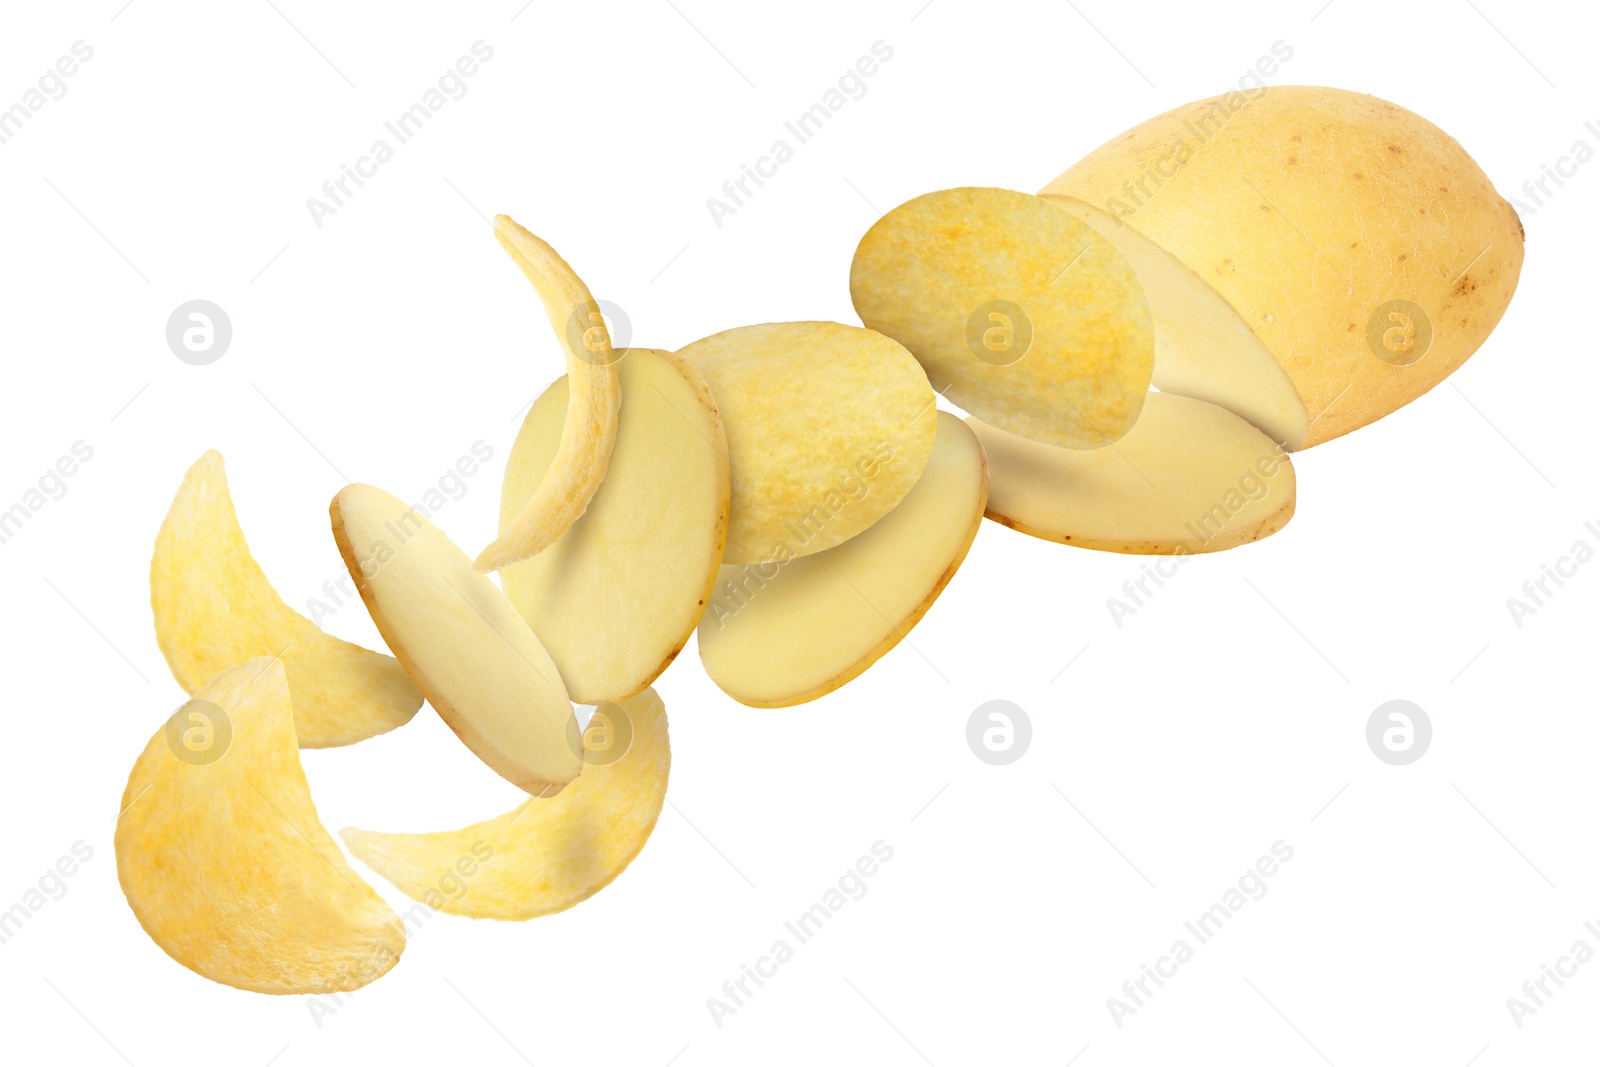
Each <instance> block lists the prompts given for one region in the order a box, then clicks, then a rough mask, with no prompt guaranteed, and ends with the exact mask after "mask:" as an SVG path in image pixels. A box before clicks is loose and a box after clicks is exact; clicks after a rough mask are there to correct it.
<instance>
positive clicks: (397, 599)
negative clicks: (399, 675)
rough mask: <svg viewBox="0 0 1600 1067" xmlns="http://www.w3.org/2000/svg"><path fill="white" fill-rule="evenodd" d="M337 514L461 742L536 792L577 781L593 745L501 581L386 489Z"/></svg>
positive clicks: (347, 556) (370, 592) (361, 490)
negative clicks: (586, 746)
mask: <svg viewBox="0 0 1600 1067" xmlns="http://www.w3.org/2000/svg"><path fill="white" fill-rule="evenodd" d="M328 511H329V514H330V515H331V516H332V519H333V537H334V540H336V541H338V542H339V554H340V555H341V556H343V557H344V565H345V567H346V568H348V569H349V571H350V577H352V578H354V579H355V582H356V588H357V589H359V590H360V591H361V599H362V600H363V601H364V602H365V603H366V605H367V611H368V612H369V613H370V614H371V615H372V621H373V622H375V623H377V625H378V632H379V633H381V634H383V639H384V640H385V641H387V642H388V643H389V647H390V648H391V649H392V650H393V651H394V654H395V656H396V657H398V658H399V660H400V662H401V663H402V664H403V665H404V666H405V669H406V673H408V674H410V675H411V678H412V680H413V681H415V682H416V683H417V688H419V689H421V690H422V692H423V695H424V696H426V697H427V698H428V703H430V704H432V705H433V707H434V710H436V711H437V712H438V713H439V717H440V718H441V719H443V720H444V721H445V723H446V724H448V725H449V727H450V729H452V730H454V731H455V732H456V736H457V737H459V738H461V740H462V742H463V743H464V744H465V745H466V746H467V747H468V748H470V749H471V750H472V751H473V753H474V754H475V755H476V756H477V757H478V758H479V759H481V760H483V762H484V763H486V764H488V765H489V766H490V767H491V768H493V769H494V770H495V772H496V773H498V774H499V775H500V776H501V777H503V778H505V779H506V780H507V781H509V782H511V783H512V784H513V785H515V786H517V787H518V788H519V789H524V790H526V791H528V792H529V793H534V794H538V795H550V794H553V793H555V792H557V791H558V790H560V788H561V787H562V786H563V785H565V784H566V783H568V782H570V781H572V779H574V778H576V777H577V776H578V772H579V771H581V770H582V769H583V762H582V751H583V746H582V742H581V740H580V739H579V737H578V721H577V718H576V717H575V716H574V714H573V711H572V703H571V702H570V701H569V700H568V699H567V691H566V689H565V687H563V686H562V684H561V675H560V674H559V673H558V672H557V671H556V665H555V664H554V663H552V662H551V660H550V656H549V655H548V654H547V653H546V652H545V650H544V646H543V645H541V644H539V639H538V638H537V637H535V636H534V635H533V631H532V630H530V629H528V624H527V623H526V622H524V621H523V620H522V616H521V615H518V614H517V609H516V608H513V607H512V606H511V602H510V601H508V600H507V599H506V598H505V595H504V594H503V593H501V592H500V590H499V589H498V588H496V586H495V584H494V583H493V582H491V581H490V580H489V579H488V578H487V577H485V576H484V575H482V574H480V573H478V572H477V571H476V570H474V569H473V566H472V561H471V560H469V559H468V558H467V556H466V553H464V552H462V551H461V549H459V548H457V547H456V545H455V543H454V542H453V541H451V540H450V539H449V538H448V537H446V536H445V535H444V534H443V533H442V532H440V530H439V528H438V527H436V526H434V525H433V523H431V522H429V521H428V520H427V519H425V518H423V517H422V516H421V515H419V514H418V513H417V512H416V511H415V510H413V509H412V507H411V505H409V504H407V503H405V502H404V501H403V500H400V499H398V498H396V497H393V496H390V495H389V494H388V493H385V492H384V491H383V490H382V489H374V488H373V487H372V486H370V485H347V486H345V487H344V488H343V489H341V490H339V494H338V495H337V496H335V497H334V498H333V503H332V505H330V506H329V508H328Z"/></svg>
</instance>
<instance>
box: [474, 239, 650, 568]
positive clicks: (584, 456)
mask: <svg viewBox="0 0 1600 1067" xmlns="http://www.w3.org/2000/svg"><path fill="white" fill-rule="evenodd" d="M494 235H495V238H496V239H497V240H498V241H499V242H500V247H502V248H504V249H505V250H506V253H507V254H508V255H510V257H511V258H512V259H513V260H515V261H516V264H517V266H519V267H521V268H522V273H523V274H525V275H527V277H528V280H529V281H530V282H532V283H533V288H534V290H535V291H536V292H537V293H538V294H539V299H540V300H541V301H542V302H543V303H544V310H545V314H546V315H548V316H549V318H550V325H551V327H552V328H553V329H554V330H555V332H556V337H557V338H559V339H560V341H561V347H562V349H563V350H564V351H565V352H566V356H567V380H568V383H569V385H570V392H569V396H568V400H567V419H566V424H565V426H564V427H563V428H562V431H561V445H560V447H559V448H558V449H557V450H556V455H555V459H553V460H552V461H551V463H550V467H549V469H548V470H547V471H546V472H545V476H544V480H543V481H542V482H540V483H539V488H538V489H537V490H536V491H535V492H534V493H533V495H532V496H530V497H529V498H528V502H527V503H526V504H525V505H524V506H523V509H522V512H521V513H520V514H519V515H518V516H517V518H516V521H514V522H513V523H511V525H510V526H509V527H502V531H503V532H502V533H501V534H500V536H499V537H498V538H496V539H495V540H494V541H493V543H491V544H490V545H489V547H488V548H485V549H484V550H483V551H482V552H481V553H480V554H479V555H478V559H477V561H476V563H475V564H474V565H475V566H476V567H477V568H478V569H479V570H480V571H493V570H499V569H500V568H501V567H505V566H507V565H509V564H512V563H515V562H517V561H518V560H520V559H527V558H528V557H529V556H536V555H538V554H539V553H540V552H543V551H544V550H545V549H546V548H549V547H550V546H551V545H553V544H555V542H556V541H557V540H558V539H560V537H561V535H562V534H564V533H566V532H567V528H568V527H570V526H571V525H572V524H573V523H574V522H577V521H578V516H580V515H582V514H583V512H584V509H585V508H587V507H588V506H589V501H590V500H591V499H593V497H594V494H595V492H596V491H597V490H599V488H600V483H601V481H603V480H604V479H605V476H606V464H607V463H608V462H610V459H611V449H612V446H613V445H615V444H616V442H617V410H618V408H619V407H620V406H621V405H622V387H621V386H620V385H619V384H618V382H617V367H616V354H615V353H614V352H613V351H612V348H611V334H610V333H609V332H608V331H607V330H606V324H605V319H604V318H602V317H601V315H600V305H599V304H597V303H595V299H594V297H592V296H590V295H589V289H588V287H587V286H585V285H584V284H583V279H581V278H579V277H578V275H577V273H576V272H574V271H573V269H572V268H571V267H569V266H567V261H566V260H564V259H562V258H561V257H560V256H558V255H556V250H555V249H553V248H551V247H550V246H549V245H548V244H546V243H545V242H544V241H541V240H540V239H539V238H537V237H535V236H534V235H533V234H531V233H529V232H528V231H527V230H525V229H523V228H522V227H521V226H518V225H517V224H516V223H515V222H513V221H512V220H511V219H510V218H508V217H507V216H505V215H496V216H495V217H494Z"/></svg>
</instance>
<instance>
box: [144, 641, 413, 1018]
mask: <svg viewBox="0 0 1600 1067" xmlns="http://www.w3.org/2000/svg"><path fill="white" fill-rule="evenodd" d="M115 844H116V853H117V879H118V881H120V882H121V884H122V892H123V894H124V895H125V896H126V897H127V898H128V904H129V906H131V907H132V908H133V913H134V915H136V916H137V917H138V919H139V923H140V925H141V926H143V927H144V929H145V932H146V933H148V934H149V935H150V937H151V938H152V939H153V940H154V941H155V943H156V944H157V945H160V946H161V948H162V950H163V951H164V952H166V953H167V955H169V956H171V957H172V958H173V959H175V960H177V961H178V962H179V963H181V964H183V965H184V966H185V967H187V968H189V969H190V970H191V971H194V972H195V973H196V974H200V975H203V976H205V977H206V978H210V979H211V980H212V981H214V982H221V983H222V984H224V985H230V986H234V987H236V988H239V989H248V990H251V991H253V992H256V993H333V992H338V991H347V990H351V989H357V988H359V987H361V986H363V985H366V984H367V983H368V982H370V981H372V980H373V979H375V978H378V977H379V976H381V975H383V974H384V973H385V972H387V971H388V970H389V968H391V967H393V966H394V965H395V963H396V961H398V960H399V958H400V953H401V952H402V951H403V950H404V949H405V943H406V936H405V930H404V928H403V927H402V926H401V924H400V921H399V919H398V918H397V917H396V915H395V913H394V912H393V911H391V910H390V908H389V905H387V904H385V903H384V902H383V899H382V898H381V897H379V896H378V894H377V893H375V892H373V890H372V887H371V886H369V885H367V883H366V882H364V881H362V879H361V876H360V875H358V874H357V873H356V872H355V871H353V870H351V868H350V865H349V864H348V863H346V862H345V859H344V855H343V853H341V852H340V851H339V846H338V845H336V844H335V843H334V841H333V838H332V837H330V836H329V835H328V831H327V830H325V829H323V826H322V823H320V822H319V821H318V820H317V809H316V806H315V805H314V804H312V802H311V790H310V788H309V787H308V786H307V785H306V776H305V772H304V771H302V770H301V768H300V755H299V752H298V751H297V749H296V746H295V719H294V711H293V709H292V708H291V707H290V702H289V681H288V673H287V671H286V670H285V668H284V665H283V664H282V663H280V662H279V661H278V660H276V659H271V658H268V657H258V658H256V659H252V660H249V661H247V662H245V663H242V664H240V665H239V666H237V667H232V668H229V669H228V670H225V671H223V672H222V673H221V674H219V675H217V677H216V678H215V679H213V680H212V681H211V682H210V683H209V684H207V685H205V686H202V687H201V688H200V689H199V691H198V692H196V694H195V696H194V699H193V700H190V701H189V702H188V703H187V704H185V705H184V706H183V707H181V708H179V709H178V711H177V712H176V713H175V714H174V715H173V716H172V718H171V719H170V720H168V722H167V724H166V725H165V726H163V727H162V728H161V729H159V730H157V731H156V732H155V736H154V737H152V738H150V743H149V744H147V745H145V748H144V752H143V753H141V754H140V756H139V759H138V760H137V761H136V762H135V763H134V765H133V772H132V773H131V774H129V775H128V788H127V789H126V791H124V793H123V795H122V813H121V814H120V815H119V816H118V817H117V831H116V839H115Z"/></svg>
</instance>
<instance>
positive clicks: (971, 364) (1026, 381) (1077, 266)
mask: <svg viewBox="0 0 1600 1067" xmlns="http://www.w3.org/2000/svg"><path fill="white" fill-rule="evenodd" d="M850 298H851V300H852V301H853V302H854V303H855V307H856V312H857V314H859V315H860V316H861V321H862V322H864V323H866V324H867V326H869V327H871V328H872V329H874V330H877V331H879V332H880V333H885V334H888V335H889V336H890V337H893V338H894V339H895V340H896V341H899V342H900V343H901V344H903V345H905V346H906V347H907V348H908V349H910V350H911V352H912V354H913V355H915V356H916V357H917V359H918V360H920V361H921V363H922V366H923V368H924V369H925V370H926V371H927V372H928V378H929V379H930V380H931V381H932V382H933V385H934V388H936V389H938V390H939V392H940V393H941V394H943V395H944V396H947V397H949V398H950V399H951V400H952V401H954V402H955V403H957V404H959V405H961V407H963V408H965V409H966V410H967V411H970V412H972V413H973V414H974V415H977V416H978V417H979V418H981V419H983V420H984V421H986V422H988V423H989V424H990V425H993V426H998V427H1000V428H1001V429H1004V430H1007V431H1009V432H1011V433H1015V434H1020V435H1022V436H1023V437H1027V438H1029V439H1031V440H1034V441H1043V442H1045V443H1047V444H1052V445H1059V446H1061V447H1062V448H1083V449H1089V448H1100V447H1102V446H1104V445H1108V444H1110V443H1111V442H1113V441H1115V440H1117V439H1118V438H1120V437H1121V436H1122V435H1123V434H1124V433H1126V432H1127V431H1128V429H1129V427H1131V426H1132V425H1133V424H1134V422H1135V421H1136V420H1137V419H1138V417H1139V408H1140V405H1142V404H1143V403H1144V397H1145V393H1146V391H1147V390H1148V389H1149V388H1150V374H1151V371H1152V370H1153V369H1154V366H1155V333H1154V327H1153V325H1152V323H1151V318H1150V309H1149V307H1148V305H1147V304H1146V303H1145V295H1144V290H1143V289H1142V288H1141V287H1140V285H1139V281H1138V278H1137V277H1136V276H1135V275H1134V272H1133V268H1132V267H1131V266H1129V265H1128V262H1127V261H1126V260H1125V259H1123V258H1122V255H1121V254H1120V253H1119V252H1118V251H1117V250H1116V249H1115V248H1114V247H1113V246H1112V245H1111V243H1110V242H1109V241H1107V240H1106V239H1105V238H1104V237H1101V236H1100V235H1099V234H1097V233H1095V231H1094V230H1093V228H1091V227H1090V226H1089V225H1087V224H1086V223H1084V222H1082V221H1080V220H1079V219H1077V218H1075V217H1073V215H1072V214H1071V213H1070V212H1068V211H1065V210H1063V209H1062V208H1061V207H1059V206H1058V205H1056V204H1053V203H1051V202H1049V201H1046V200H1043V199H1041V198H1040V197H1037V196H1029V195H1028V194H1026V193H1017V192H1012V191H1010V190H1007V189H946V190H945V191H943V192H938V193H928V194H927V195H925V196H919V197H917V198H916V199H915V200H910V201H907V202H906V203H904V204H901V205H900V206H899V207H897V208H895V209H894V210H893V211H891V212H889V213H888V214H887V215H885V216H883V218H881V219H879V220H878V221H877V223H875V224H874V225H873V227H872V228H871V229H870V230H868V231H867V234H866V236H865V237H863V238H862V239H861V244H860V246H859V247H857V249H856V255H855V260H854V261H853V262H852V263H851V264H850Z"/></svg>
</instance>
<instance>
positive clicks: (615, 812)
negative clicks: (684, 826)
mask: <svg viewBox="0 0 1600 1067" xmlns="http://www.w3.org/2000/svg"><path fill="white" fill-rule="evenodd" d="M602 733H603V734H604V738H603V740H602V741H601V742H598V743H597V742H596V741H595V740H594V739H595V737H596V735H599V734H602ZM585 737H586V740H588V741H589V742H590V744H589V749H588V751H589V753H590V755H589V756H588V757H586V758H588V759H589V760H590V761H591V762H590V765H589V766H588V767H587V768H586V769H585V770H584V772H583V777H581V778H579V779H578V780H577V781H576V782H573V783H572V784H571V785H570V786H568V787H567V788H566V789H564V790H563V791H562V792H561V795H560V796H557V797H552V798H548V799H541V798H537V797H533V798H530V799H528V800H527V801H526V802H524V803H523V804H522V806H521V807H518V808H517V809H516V810H515V811H509V812H507V813H506V814H504V815H501V816H500V817H498V818H495V819H489V820H488V821H486V822H480V823H476V824H474V825H472V826H468V827H466V828H465V829H461V830H444V831H440V832H438V833H429V834H382V833H374V832H373V831H371V830H357V829H355V828H354V827H350V828H346V829H344V830H341V831H340V832H339V836H341V837H343V838H344V842H345V844H346V845H348V846H349V848H350V852H351V853H352V854H353V855H354V856H356V858H358V859H360V860H361V862H363V863H365V864H366V865H367V866H368V867H371V868H372V869H373V870H375V871H377V872H378V873H379V874H381V875H382V876H383V877H384V878H387V879H388V880H389V881H390V882H392V883H393V884H394V886H395V887H396V888H397V889H399V890H400V891H401V892H403V893H404V894H405V895H406V896H408V897H410V898H411V899H413V900H416V901H420V902H422V903H423V904H426V905H427V906H428V907H430V908H434V909H436V910H438V911H446V912H449V913H450V914H452V915H465V916H468V917H470V918H474V919H511V920H517V919H533V918H536V917H538V916H540V915H550V914H552V913H554V912H558V911H563V910H565V909H567V908H570V907H572V906H573V905H574V904H577V903H579V902H580V901H583V900H587V899H588V898H589V897H591V896H593V895H594V894H596V893H598V892H599V891H600V890H601V889H604V888H605V887H606V886H607V885H610V884H611V882H612V880H613V879H615V878H616V877H617V875H619V874H621V873H622V871H623V869H624V868H626V867H627V866H628V864H630V863H632V862H633V858H634V857H635V856H637V855H638V854H639V850H640V849H642V848H644V843H645V841H646V840H648V839H649V837H650V832H651V831H652V830H654V829H655V825H656V819H657V817H658V816H659V815H660V814H661V805H662V804H663V803H665V801H666V794H667V775H668V772H669V771H670V770H671V766H672V749H671V746H670V744H669V743H668V738H667V712H666V708H665V707H663V706H662V703H661V698H660V697H658V696H657V695H656V691H655V690H654V689H646V690H645V691H644V692H642V693H640V694H638V695H637V696H633V697H629V698H627V699H626V700H623V701H621V702H620V703H619V704H603V705H601V706H600V707H598V708H596V709H595V717H594V718H593V719H591V720H590V722H589V728H588V730H587V731H586V735H585Z"/></svg>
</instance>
